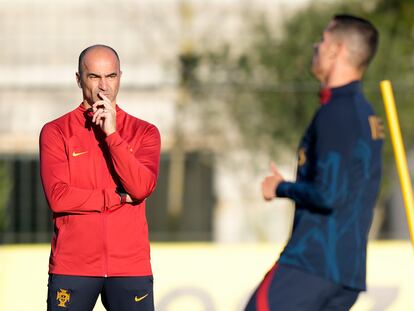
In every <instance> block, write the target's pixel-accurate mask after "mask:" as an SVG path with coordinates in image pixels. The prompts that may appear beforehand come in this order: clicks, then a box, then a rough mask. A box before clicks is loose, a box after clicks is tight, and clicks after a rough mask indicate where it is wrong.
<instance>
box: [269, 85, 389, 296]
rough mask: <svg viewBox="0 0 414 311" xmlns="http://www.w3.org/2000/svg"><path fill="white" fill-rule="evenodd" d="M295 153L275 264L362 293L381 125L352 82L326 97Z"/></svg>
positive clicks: (283, 188) (283, 191) (281, 191)
mask: <svg viewBox="0 0 414 311" xmlns="http://www.w3.org/2000/svg"><path fill="white" fill-rule="evenodd" d="M322 95H323V96H322V97H321V100H322V101H323V102H322V104H323V105H322V106H321V107H320V108H319V109H318V111H317V112H316V114H315V116H314V118H313V120H312V122H311V124H310V126H309V127H308V129H307V131H306V133H305V135H304V137H303V139H302V141H301V143H300V146H299V159H298V169H297V179H296V181H295V182H282V183H280V185H279V186H278V188H277V189H276V194H277V196H278V197H287V198H290V199H292V200H293V201H294V202H295V203H296V208H295V216H294V224H293V230H292V234H291V237H290V239H289V241H288V243H287V245H286V247H285V249H284V250H283V252H282V254H281V257H280V260H279V262H280V263H283V264H287V265H291V266H294V267H297V268H300V269H302V270H304V271H306V272H309V273H312V274H315V275H318V276H321V277H324V278H325V279H328V280H331V281H333V282H335V283H338V284H342V285H345V286H347V287H350V288H355V289H358V290H364V289H365V287H366V284H365V279H366V247H367V240H368V232H369V228H370V226H371V222H372V217H373V209H374V206H375V202H376V198H377V194H378V190H379V185H380V178H381V149H382V144H383V139H382V136H383V135H382V126H381V124H380V121H379V119H378V117H376V116H375V113H374V111H373V109H372V107H371V105H370V104H369V103H368V102H367V100H366V99H365V97H364V96H363V94H362V90H361V83H360V82H359V81H354V82H352V83H350V84H347V85H344V86H342V87H337V88H332V89H330V90H326V91H325V92H324V93H323V94H322Z"/></svg>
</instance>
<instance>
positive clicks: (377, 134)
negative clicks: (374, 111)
mask: <svg viewBox="0 0 414 311" xmlns="http://www.w3.org/2000/svg"><path fill="white" fill-rule="evenodd" d="M368 122H369V127H370V128H371V138H372V139H373V140H379V139H383V138H384V136H385V135H384V124H383V122H382V120H381V119H380V118H378V117H377V116H369V117H368Z"/></svg>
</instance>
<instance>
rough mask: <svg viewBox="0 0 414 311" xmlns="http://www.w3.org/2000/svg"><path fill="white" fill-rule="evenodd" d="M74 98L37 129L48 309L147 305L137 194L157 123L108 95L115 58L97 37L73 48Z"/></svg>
mask: <svg viewBox="0 0 414 311" xmlns="http://www.w3.org/2000/svg"><path fill="white" fill-rule="evenodd" d="M76 77H77V83H78V85H79V87H80V88H81V89H82V93H83V102H82V103H81V104H80V106H79V107H77V108H76V109H75V110H73V111H71V112H69V113H67V114H65V115H63V116H62V117H60V118H58V119H56V120H54V121H52V122H49V123H47V124H46V125H45V126H44V127H43V129H42V131H41V134H40V163H41V178H42V183H43V188H44V192H45V195H46V198H47V201H48V203H49V206H50V208H51V210H52V212H53V220H54V235H53V239H52V247H51V248H52V249H51V254H50V261H49V282H48V300H47V302H48V310H78V311H88V310H93V307H94V305H95V303H96V300H97V298H98V296H99V294H101V300H102V303H103V305H104V306H105V308H106V309H107V310H111V311H127V310H128V311H130V310H142V311H143V310H145V311H147V310H154V301H153V279H152V271H151V264H150V246H149V240H148V228H147V222H146V216H145V199H146V198H147V197H148V196H150V194H151V193H152V192H153V191H154V189H155V186H156V182H157V177H158V170H159V158H160V135H159V132H158V129H157V128H156V127H155V126H154V125H152V124H150V123H148V122H145V121H143V120H140V119H137V118H135V117H133V116H131V115H129V114H127V113H126V112H124V111H123V110H122V109H121V108H119V106H118V105H117V103H116V97H117V93H118V90H119V85H120V77H121V71H120V62H119V57H118V54H117V53H116V51H115V50H113V49H112V48H110V47H108V46H104V45H95V46H91V47H88V48H86V49H85V50H84V51H83V52H82V53H81V54H80V56H79V68H78V73H77V74H76Z"/></svg>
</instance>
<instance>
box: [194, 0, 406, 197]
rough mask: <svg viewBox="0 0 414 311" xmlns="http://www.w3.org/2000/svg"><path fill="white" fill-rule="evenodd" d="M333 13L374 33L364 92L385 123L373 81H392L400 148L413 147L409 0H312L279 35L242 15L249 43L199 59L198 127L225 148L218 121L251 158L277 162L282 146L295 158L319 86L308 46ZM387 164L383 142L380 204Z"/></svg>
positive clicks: (226, 47)
mask: <svg viewBox="0 0 414 311" xmlns="http://www.w3.org/2000/svg"><path fill="white" fill-rule="evenodd" d="M337 13H349V14H354V15H358V16H362V17H365V18H367V19H369V20H370V21H372V22H373V23H374V25H376V26H377V28H378V29H379V32H380V46H379V50H378V53H377V55H376V57H375V59H374V61H373V63H372V64H371V65H370V68H369V69H368V72H367V73H366V75H365V77H364V89H365V93H366V94H367V97H368V99H369V100H370V101H371V102H372V103H373V105H374V107H375V109H376V111H377V113H378V114H379V115H380V116H382V117H383V118H385V116H384V109H383V103H382V98H381V94H380V89H379V82H380V81H381V80H384V79H390V80H391V81H392V83H393V86H394V91H395V95H396V101H397V106H398V111H399V116H400V122H401V128H402V132H403V137H404V138H405V142H406V147H407V149H411V148H413V147H414V146H413V141H414V122H412V120H411V119H412V116H413V115H414V105H413V103H412V100H411V97H412V92H413V91H414V70H413V69H414V68H413V66H414V54H413V51H414V50H413V47H412V42H413V39H414V38H413V37H414V20H413V19H412V16H414V2H413V1H410V0H393V1H389V0H378V1H369V2H367V3H365V2H362V1H361V2H360V1H335V2H326V1H324V2H321V1H315V2H312V3H310V4H309V5H307V6H306V7H303V8H302V9H300V10H299V11H297V12H296V13H295V14H294V15H293V16H292V17H291V18H289V19H288V20H287V21H286V23H284V26H283V29H277V28H274V27H273V26H272V24H271V23H269V21H268V20H266V18H265V17H264V15H252V14H247V15H246V17H245V21H246V23H247V24H248V29H249V32H250V36H249V37H250V38H251V39H250V40H248V41H247V43H246V44H244V46H241V47H240V43H239V42H243V39H244V38H245V37H246V34H245V33H242V34H240V37H238V38H235V39H234V41H232V42H225V43H224V44H222V46H221V48H220V49H218V50H214V51H207V52H205V53H202V55H201V61H200V63H201V69H202V70H201V69H200V72H203V75H200V78H199V85H198V86H195V87H194V88H193V93H194V96H195V97H196V98H198V99H199V101H200V102H202V103H204V105H202V107H203V111H204V116H207V118H206V120H207V124H206V126H205V128H208V129H210V130H211V131H213V132H216V133H219V134H220V135H219V137H220V139H222V140H224V141H225V142H224V143H223V145H224V146H227V145H228V140H227V141H226V139H225V138H226V136H225V135H224V134H223V133H225V132H226V131H225V130H223V127H221V128H220V126H219V125H220V122H216V121H214V118H217V117H220V118H221V116H222V115H225V116H227V119H226V120H231V121H232V122H233V124H234V125H235V126H236V128H237V130H238V131H239V134H240V135H239V136H240V138H241V140H242V142H243V145H244V146H245V147H247V148H248V149H249V150H252V151H254V153H255V154H257V152H263V153H266V154H270V155H271V157H272V158H276V159H277V158H278V157H279V155H280V154H281V153H283V152H281V151H283V150H286V148H288V150H290V151H291V152H294V150H295V149H296V146H297V143H298V142H299V138H300V135H302V133H303V131H304V130H305V128H304V127H305V126H306V125H307V124H309V121H310V119H311V117H312V115H313V113H314V111H315V109H316V108H317V105H318V101H317V98H316V97H315V95H316V94H317V92H318V88H319V86H318V83H317V82H316V81H315V80H314V79H313V77H312V76H311V75H310V73H309V67H310V61H311V55H312V46H313V43H314V42H316V41H319V38H320V35H321V32H322V30H323V28H324V27H325V26H326V24H327V22H328V21H329V20H330V19H331V17H332V16H333V15H334V14H337ZM244 41H246V40H244ZM220 118H219V119H220ZM217 126H219V129H217ZM229 139H231V138H229ZM225 150H227V149H225ZM392 163H394V161H393V159H392V151H391V144H390V140H389V139H387V140H386V143H385V161H384V176H385V178H384V179H383V180H384V181H385V183H384V187H383V191H382V199H384V198H386V197H387V196H388V190H389V187H388V186H389V181H390V180H392V178H390V176H392V175H393V174H394V171H395V170H394V165H393V164H392Z"/></svg>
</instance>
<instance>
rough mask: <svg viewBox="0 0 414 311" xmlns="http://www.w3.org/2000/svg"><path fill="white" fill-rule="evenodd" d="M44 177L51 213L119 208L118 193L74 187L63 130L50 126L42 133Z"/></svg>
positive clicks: (88, 211) (41, 148)
mask: <svg viewBox="0 0 414 311" xmlns="http://www.w3.org/2000/svg"><path fill="white" fill-rule="evenodd" d="M39 149H40V176H41V179H42V184H43V189H44V192H45V195H46V199H47V201H48V203H49V207H50V209H51V210H52V211H53V212H55V213H69V214H87V213H96V212H102V211H104V210H105V209H106V208H108V207H110V206H113V205H115V204H119V203H120V202H119V196H118V194H116V193H115V189H82V188H77V187H74V186H72V185H71V184H70V174H69V163H68V153H67V150H66V145H65V142H64V138H63V135H62V133H61V131H60V130H59V128H58V127H57V126H56V125H54V124H51V123H48V124H46V125H45V126H44V127H43V129H42V131H41V133H40V146H39Z"/></svg>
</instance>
